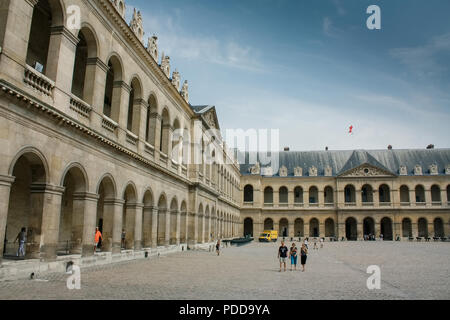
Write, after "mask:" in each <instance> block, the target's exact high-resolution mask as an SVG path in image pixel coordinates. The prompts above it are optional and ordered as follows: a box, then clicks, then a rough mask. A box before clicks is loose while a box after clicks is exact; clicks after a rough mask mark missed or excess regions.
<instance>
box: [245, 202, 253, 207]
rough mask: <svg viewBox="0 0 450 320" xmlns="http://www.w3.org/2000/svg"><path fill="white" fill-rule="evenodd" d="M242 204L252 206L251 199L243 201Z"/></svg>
mask: <svg viewBox="0 0 450 320" xmlns="http://www.w3.org/2000/svg"><path fill="white" fill-rule="evenodd" d="M244 206H253V201H244Z"/></svg>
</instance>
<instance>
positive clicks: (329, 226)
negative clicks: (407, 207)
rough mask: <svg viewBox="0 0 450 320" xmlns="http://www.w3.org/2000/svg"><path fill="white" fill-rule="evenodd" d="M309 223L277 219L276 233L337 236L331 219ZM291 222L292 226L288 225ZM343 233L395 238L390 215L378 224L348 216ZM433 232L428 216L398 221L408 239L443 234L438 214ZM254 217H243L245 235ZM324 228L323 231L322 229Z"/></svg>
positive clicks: (268, 225)
mask: <svg viewBox="0 0 450 320" xmlns="http://www.w3.org/2000/svg"><path fill="white" fill-rule="evenodd" d="M307 222H308V227H307V228H305V222H304V220H303V219H302V218H296V219H295V220H294V221H293V222H289V221H288V219H287V218H281V219H279V220H278V230H277V231H278V236H279V237H305V236H309V237H336V236H337V234H338V230H337V229H336V226H337V225H336V222H335V220H334V219H333V218H327V219H325V221H324V223H323V225H322V224H321V223H320V222H319V219H317V218H311V219H310V220H309V221H307ZM290 223H292V224H293V227H292V226H290V225H289V224H290ZM344 225H345V226H344V233H345V234H342V235H339V236H340V237H345V238H346V239H347V240H357V239H358V238H365V237H366V236H367V237H368V236H378V237H379V235H380V234H382V235H383V239H384V240H394V227H393V221H392V219H391V218H390V217H383V218H382V219H381V220H380V221H379V222H378V223H376V221H375V219H374V218H372V217H366V218H364V219H363V220H362V223H361V224H359V223H358V221H357V219H356V218H354V217H348V218H346V219H345V223H344ZM413 225H416V226H417V230H413ZM432 225H433V229H432V230H434V231H433V234H431V232H430V229H429V222H428V219H427V218H425V217H421V218H418V219H417V220H416V221H414V223H413V219H412V218H408V217H405V218H403V219H402V222H401V235H399V236H401V237H404V238H411V237H414V236H418V237H428V236H434V237H445V231H444V220H443V219H442V218H441V217H436V218H434V219H433V220H432ZM253 228H254V222H253V219H252V218H250V217H247V218H245V219H244V236H246V235H251V236H255V235H254V229H253ZM321 228H324V230H321ZM263 230H274V220H273V219H272V218H266V219H265V220H264V223H263Z"/></svg>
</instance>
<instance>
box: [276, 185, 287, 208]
mask: <svg viewBox="0 0 450 320" xmlns="http://www.w3.org/2000/svg"><path fill="white" fill-rule="evenodd" d="M278 196H279V202H280V203H283V204H286V203H288V189H287V188H286V187H281V188H280V189H279V190H278Z"/></svg>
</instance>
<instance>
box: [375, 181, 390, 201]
mask: <svg viewBox="0 0 450 320" xmlns="http://www.w3.org/2000/svg"><path fill="white" fill-rule="evenodd" d="M378 193H379V196H380V202H385V203H387V202H391V195H390V191H389V187H388V186H387V185H385V184H382V185H381V186H380V187H379V188H378Z"/></svg>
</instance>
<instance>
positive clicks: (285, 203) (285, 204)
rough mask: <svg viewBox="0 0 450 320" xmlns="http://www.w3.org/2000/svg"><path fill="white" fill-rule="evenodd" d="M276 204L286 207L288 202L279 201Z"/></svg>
mask: <svg viewBox="0 0 450 320" xmlns="http://www.w3.org/2000/svg"><path fill="white" fill-rule="evenodd" d="M278 206H279V207H282V208H287V207H288V206H289V204H288V203H287V202H280V203H279V204H278Z"/></svg>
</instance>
